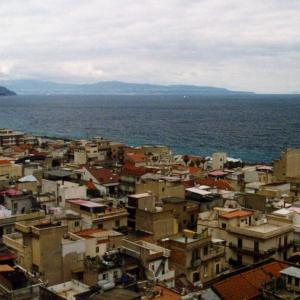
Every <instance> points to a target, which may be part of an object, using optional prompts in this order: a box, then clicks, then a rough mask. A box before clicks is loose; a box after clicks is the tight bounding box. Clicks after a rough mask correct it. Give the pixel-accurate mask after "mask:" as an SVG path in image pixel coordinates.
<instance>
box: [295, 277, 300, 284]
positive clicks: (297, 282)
mask: <svg viewBox="0 0 300 300" xmlns="http://www.w3.org/2000/svg"><path fill="white" fill-rule="evenodd" d="M295 286H299V278H295Z"/></svg>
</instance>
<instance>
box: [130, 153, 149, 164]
mask: <svg viewBox="0 0 300 300" xmlns="http://www.w3.org/2000/svg"><path fill="white" fill-rule="evenodd" d="M146 159H147V157H146V156H145V155H144V154H141V153H126V154H125V160H129V161H133V162H134V163H141V162H145V161H146Z"/></svg>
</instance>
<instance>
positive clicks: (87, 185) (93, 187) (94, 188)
mask: <svg viewBox="0 0 300 300" xmlns="http://www.w3.org/2000/svg"><path fill="white" fill-rule="evenodd" d="M85 185H86V187H87V189H88V190H96V189H97V188H96V186H95V184H94V183H93V182H92V181H87V182H86V183H85Z"/></svg>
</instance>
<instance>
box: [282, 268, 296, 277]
mask: <svg viewBox="0 0 300 300" xmlns="http://www.w3.org/2000/svg"><path fill="white" fill-rule="evenodd" d="M280 274H283V275H288V276H291V277H296V278H299V279H300V268H296V267H288V268H286V269H284V270H281V271H280Z"/></svg>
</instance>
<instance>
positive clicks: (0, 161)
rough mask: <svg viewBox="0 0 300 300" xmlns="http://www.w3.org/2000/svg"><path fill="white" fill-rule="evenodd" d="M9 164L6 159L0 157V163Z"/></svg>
mask: <svg viewBox="0 0 300 300" xmlns="http://www.w3.org/2000/svg"><path fill="white" fill-rule="evenodd" d="M7 164H10V161H9V160H8V159H1V160H0V165H7Z"/></svg>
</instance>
